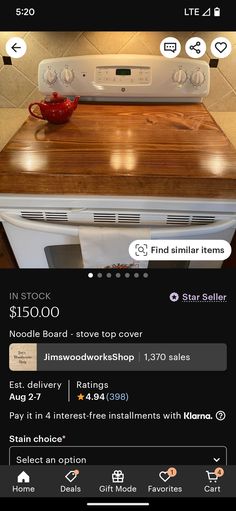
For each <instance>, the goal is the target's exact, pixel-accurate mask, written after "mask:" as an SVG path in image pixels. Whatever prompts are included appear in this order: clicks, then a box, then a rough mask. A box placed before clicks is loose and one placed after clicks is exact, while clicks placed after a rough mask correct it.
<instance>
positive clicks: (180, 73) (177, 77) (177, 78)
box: [173, 69, 188, 87]
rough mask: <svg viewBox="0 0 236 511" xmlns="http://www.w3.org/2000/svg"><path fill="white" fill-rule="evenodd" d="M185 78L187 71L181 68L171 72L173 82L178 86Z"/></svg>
mask: <svg viewBox="0 0 236 511" xmlns="http://www.w3.org/2000/svg"><path fill="white" fill-rule="evenodd" d="M187 78H188V76H187V73H185V71H184V70H183V69H178V70H177V71H175V73H174V74H173V82H175V83H177V84H178V86H179V87H181V85H183V84H184V83H185V82H186V80H187Z"/></svg>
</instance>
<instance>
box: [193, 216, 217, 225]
mask: <svg viewBox="0 0 236 511" xmlns="http://www.w3.org/2000/svg"><path fill="white" fill-rule="evenodd" d="M215 220H216V218H215V216H200V215H199V216H198V215H193V216H192V221H191V224H196V225H206V224H212V223H214V222H215Z"/></svg>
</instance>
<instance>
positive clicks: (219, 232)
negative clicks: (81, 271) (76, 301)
mask: <svg viewBox="0 0 236 511" xmlns="http://www.w3.org/2000/svg"><path fill="white" fill-rule="evenodd" d="M1 219H2V222H3V227H4V229H5V232H6V235H7V237H8V240H9V242H10V244H11V247H12V250H13V252H14V255H15V258H16V260H17V263H18V265H19V267H20V268H83V261H82V256H81V250H80V243H79V227H78V226H76V225H68V224H67V225H64V224H63V225H62V224H60V225H57V224H55V223H49V222H40V221H33V220H26V219H23V218H21V217H18V216H17V215H14V214H11V213H10V212H9V213H8V212H2V213H1ZM235 226H236V223H235V219H234V218H233V219H230V220H229V219H228V220H225V221H216V222H214V223H211V224H209V225H195V226H191V227H185V226H184V227H172V226H171V227H167V228H164V227H156V228H155V227H154V226H152V228H151V237H152V239H223V240H225V241H228V242H231V240H232V237H233V235H234V231H235ZM138 237H139V236H138V227H137V239H138ZM221 265H222V261H152V263H149V267H152V268H153V267H155V268H164V267H165V268H220V267H221Z"/></svg>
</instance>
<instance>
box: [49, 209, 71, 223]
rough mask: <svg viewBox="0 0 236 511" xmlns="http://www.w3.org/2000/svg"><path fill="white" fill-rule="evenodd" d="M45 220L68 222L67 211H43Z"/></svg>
mask: <svg viewBox="0 0 236 511" xmlns="http://www.w3.org/2000/svg"><path fill="white" fill-rule="evenodd" d="M45 220H46V222H68V216H67V213H66V212H64V211H45Z"/></svg>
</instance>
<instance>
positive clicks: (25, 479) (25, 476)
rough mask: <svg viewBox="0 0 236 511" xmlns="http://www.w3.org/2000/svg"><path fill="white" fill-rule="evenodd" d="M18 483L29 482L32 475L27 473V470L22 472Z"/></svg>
mask: <svg viewBox="0 0 236 511" xmlns="http://www.w3.org/2000/svg"><path fill="white" fill-rule="evenodd" d="M17 482H18V483H29V482H30V476H29V475H28V474H26V472H24V471H23V472H21V473H20V474H19V475H18V477H17Z"/></svg>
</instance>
